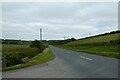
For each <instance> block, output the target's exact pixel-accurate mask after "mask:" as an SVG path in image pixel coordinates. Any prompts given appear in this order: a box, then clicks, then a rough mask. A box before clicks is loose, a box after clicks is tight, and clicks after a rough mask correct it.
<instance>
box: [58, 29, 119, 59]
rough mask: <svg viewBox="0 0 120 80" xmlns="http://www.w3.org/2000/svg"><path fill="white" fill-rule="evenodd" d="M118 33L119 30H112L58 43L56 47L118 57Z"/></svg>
mask: <svg viewBox="0 0 120 80" xmlns="http://www.w3.org/2000/svg"><path fill="white" fill-rule="evenodd" d="M119 35H120V31H114V32H111V33H105V34H100V35H96V36H91V37H86V38H83V39H79V40H77V41H73V42H70V43H67V44H65V45H59V46H58V47H60V48H64V49H68V50H74V51H78V52H86V53H90V54H96V55H101V56H107V57H113V58H120V56H119V55H118V54H119V50H118V48H119V47H120V46H119V44H120V39H119Z"/></svg>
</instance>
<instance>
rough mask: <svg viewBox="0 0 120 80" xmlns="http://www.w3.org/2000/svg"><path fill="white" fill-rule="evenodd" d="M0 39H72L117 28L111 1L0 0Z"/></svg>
mask: <svg viewBox="0 0 120 80" xmlns="http://www.w3.org/2000/svg"><path fill="white" fill-rule="evenodd" d="M0 22H2V26H3V27H2V38H3V39H4V38H5V39H23V40H34V39H39V28H42V29H43V39H45V40H53V39H64V38H63V37H66V38H71V37H74V38H76V39H79V38H83V37H86V36H89V34H90V35H96V34H100V33H105V32H110V31H114V30H117V29H118V4H117V3H115V2H103V3H100V2H98V3H95V2H84V3H83V2H74V3H72V2H71V3H68V2H51V3H50V2H49V3H48V2H41V3H33V2H31V3H29V2H21V3H20V2H18V3H17V2H16V3H15V2H11V3H2V21H0Z"/></svg>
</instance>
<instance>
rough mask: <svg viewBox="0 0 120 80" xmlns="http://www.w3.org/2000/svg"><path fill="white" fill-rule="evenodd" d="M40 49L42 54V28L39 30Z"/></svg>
mask: <svg viewBox="0 0 120 80" xmlns="http://www.w3.org/2000/svg"><path fill="white" fill-rule="evenodd" d="M40 48H41V52H42V28H40Z"/></svg>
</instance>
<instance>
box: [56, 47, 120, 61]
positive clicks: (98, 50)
mask: <svg viewBox="0 0 120 80" xmlns="http://www.w3.org/2000/svg"><path fill="white" fill-rule="evenodd" d="M56 47H59V48H63V49H67V50H73V51H77V52H85V53H89V54H95V55H100V56H106V57H112V58H118V59H120V56H119V55H118V54H119V51H118V47H119V46H116V45H109V46H68V45H63V46H56Z"/></svg>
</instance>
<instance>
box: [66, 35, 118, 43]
mask: <svg viewBox="0 0 120 80" xmlns="http://www.w3.org/2000/svg"><path fill="white" fill-rule="evenodd" d="M119 35H120V33H115V34H110V35H104V36H96V37H92V38H87V39H82V40H77V41H73V42H70V43H67V44H66V45H82V44H89V43H103V42H109V41H115V40H118V39H119V38H118V37H119Z"/></svg>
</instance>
